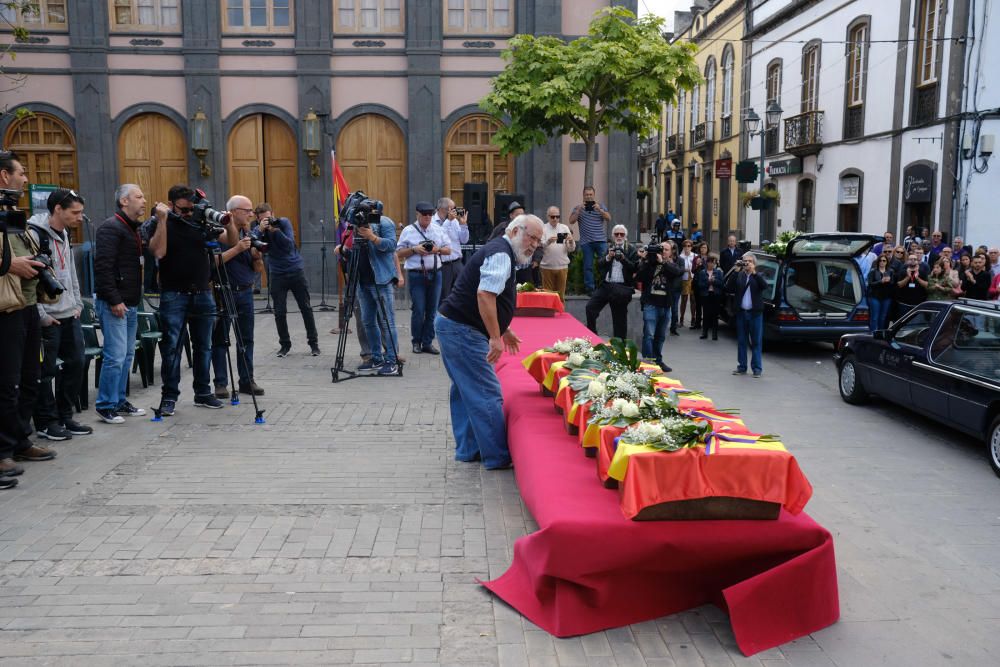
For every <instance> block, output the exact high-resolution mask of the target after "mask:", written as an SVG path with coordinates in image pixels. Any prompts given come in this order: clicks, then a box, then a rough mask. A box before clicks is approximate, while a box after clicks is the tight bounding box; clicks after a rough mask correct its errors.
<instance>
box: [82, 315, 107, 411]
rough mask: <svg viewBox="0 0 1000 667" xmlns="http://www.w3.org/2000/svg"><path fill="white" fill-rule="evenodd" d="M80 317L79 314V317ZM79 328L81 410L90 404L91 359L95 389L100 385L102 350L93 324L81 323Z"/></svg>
mask: <svg viewBox="0 0 1000 667" xmlns="http://www.w3.org/2000/svg"><path fill="white" fill-rule="evenodd" d="M82 317H83V316H82V314H81V319H82ZM80 328H81V329H83V379H82V381H81V382H80V398H79V405H78V406H77V407H79V408H80V411H81V412H82V411H84V410H86V409H88V407H89V404H90V363H91V362H92V361H93V362H95V366H94V388H95V389H96V388H97V387H98V386H99V385H100V382H101V360H102V358H103V350H102V349H101V344H100V342H99V341H98V340H97V328H96V327H95V326H94V325H93V324H83V325H81V327H80Z"/></svg>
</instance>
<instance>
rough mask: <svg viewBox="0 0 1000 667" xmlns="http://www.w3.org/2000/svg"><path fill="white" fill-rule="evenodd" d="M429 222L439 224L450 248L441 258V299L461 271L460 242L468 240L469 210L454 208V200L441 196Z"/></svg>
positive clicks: (449, 289) (446, 294) (445, 295)
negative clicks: (445, 255) (449, 252)
mask: <svg viewBox="0 0 1000 667" xmlns="http://www.w3.org/2000/svg"><path fill="white" fill-rule="evenodd" d="M431 222H432V223H434V224H437V225H440V226H441V228H442V229H443V230H444V233H445V235H446V236H447V237H448V246H449V247H450V248H451V254H450V255H448V256H447V257H442V258H441V299H440V300H441V301H443V300H444V299H445V297H447V296H448V292H450V291H451V286H452V285H453V284H454V283H455V279H456V278H458V274H459V273H461V272H462V244H463V243H468V242H469V212H468V211H466V210H465V209H464V208H456V207H455V202H454V201H452V200H451V199H449V198H448V197H441V198H440V199H438V202H437V211H436V212H435V213H434V217H433V218H431Z"/></svg>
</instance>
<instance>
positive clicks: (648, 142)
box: [639, 134, 660, 157]
mask: <svg viewBox="0 0 1000 667" xmlns="http://www.w3.org/2000/svg"><path fill="white" fill-rule="evenodd" d="M659 152H660V135H659V134H654V135H653V136H651V137H648V138H646V139H643V140H642V141H641V142H639V155H641V156H642V157H651V156H654V155H657V154H658V153H659Z"/></svg>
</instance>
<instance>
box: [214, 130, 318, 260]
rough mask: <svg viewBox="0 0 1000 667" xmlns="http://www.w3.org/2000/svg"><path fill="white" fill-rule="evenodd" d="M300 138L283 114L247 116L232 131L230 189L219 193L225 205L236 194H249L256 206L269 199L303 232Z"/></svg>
mask: <svg viewBox="0 0 1000 667" xmlns="http://www.w3.org/2000/svg"><path fill="white" fill-rule="evenodd" d="M298 169H299V166H298V142H297V141H296V140H295V133H294V132H292V129H291V128H290V127H288V125H286V124H285V122H284V121H282V120H281V119H280V118H278V117H276V116H271V115H268V114H254V115H252V116H247V117H246V118H244V119H243V120H241V121H240V122H238V123H237V124H236V126H235V127H234V128H233V130H232V132H230V133H229V191H228V192H226V193H225V194H224V195H222V196H216V199H217V200H218V201H217V202H216V203H217V204H218V205H219V206H220V207H221V206H224V205H225V202H226V199H228V198H229V197H231V196H233V195H244V196H246V197H249V198H250V200H251V201H252V202H253V204H254V206H256V205H257V204H260V203H261V202H265V201H266V202H268V203H269V204H271V208H273V209H274V213H275V215H277V216H278V217H283V218H288V219H289V220H291V221H292V227H293V228H294V229H295V242H296V243H297V244H300V243H301V242H302V238H301V235H300V234H299V178H298Z"/></svg>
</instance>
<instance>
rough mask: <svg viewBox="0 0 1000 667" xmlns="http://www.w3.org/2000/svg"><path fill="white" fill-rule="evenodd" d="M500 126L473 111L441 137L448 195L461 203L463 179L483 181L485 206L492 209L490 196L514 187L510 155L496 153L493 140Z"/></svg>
mask: <svg viewBox="0 0 1000 667" xmlns="http://www.w3.org/2000/svg"><path fill="white" fill-rule="evenodd" d="M500 127H501V125H500V122H499V121H497V120H496V119H495V118H491V117H490V116H486V115H482V114H475V115H472V116H466V117H464V118H462V119H461V120H460V121H458V122H457V123H455V125H454V127H452V128H451V130H450V131H449V132H448V137H447V139H446V140H445V154H444V164H445V175H444V178H445V183H447V188H448V196H449V197H451V199H453V200H454V201H455V203H456V204H457V205H459V206H462V205H463V203H464V202H463V200H464V195H463V192H464V185H465V184H466V183H486V187H487V190H488V192H487V197H488V199H487V207H486V210H487V211H488V212H491V213H492V211H493V210H494V196H495V195H496V193H498V192H510V191H511V190H512V189H513V187H514V156H513V155H508V156H507V157H501V156H500V149H499V148H498V147H497V146H496V145H494V144H493V135H494V134H496V133H497V130H499V129H500Z"/></svg>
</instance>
